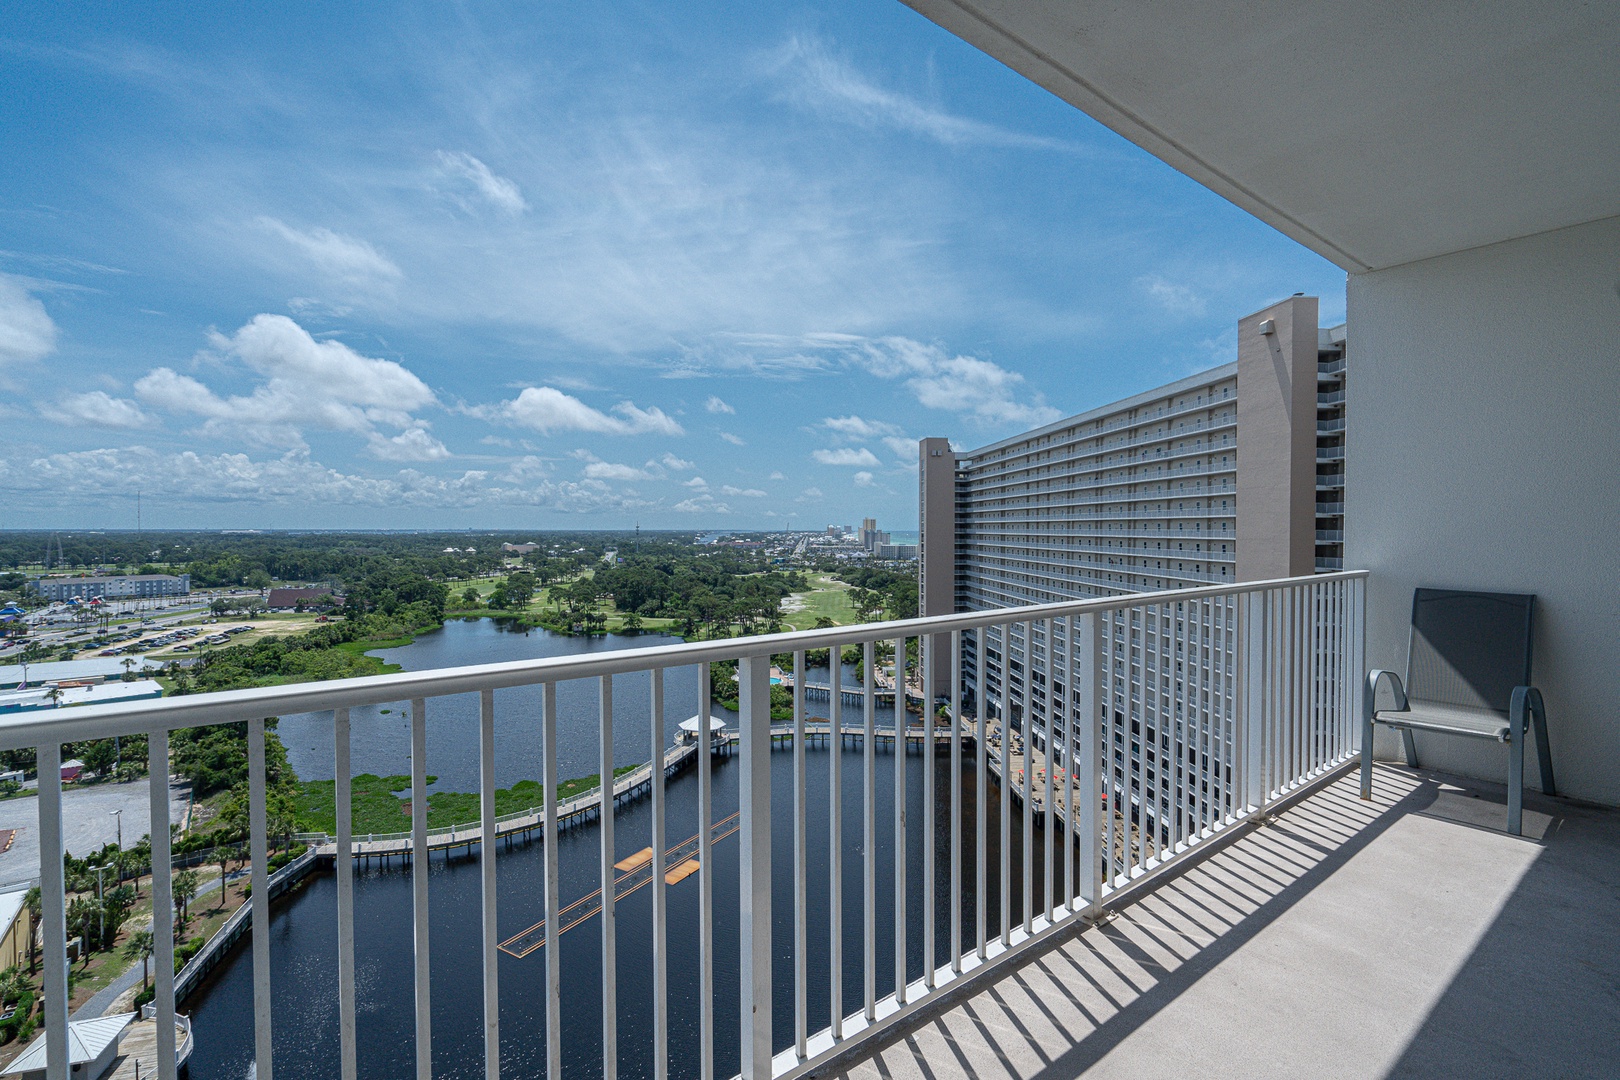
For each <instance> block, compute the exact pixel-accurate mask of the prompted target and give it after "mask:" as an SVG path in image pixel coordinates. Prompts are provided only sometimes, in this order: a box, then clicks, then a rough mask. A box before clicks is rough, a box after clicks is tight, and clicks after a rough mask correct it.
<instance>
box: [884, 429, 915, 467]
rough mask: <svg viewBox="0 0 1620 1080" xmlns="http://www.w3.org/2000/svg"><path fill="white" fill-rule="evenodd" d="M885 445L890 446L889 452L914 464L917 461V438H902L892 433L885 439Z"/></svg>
mask: <svg viewBox="0 0 1620 1080" xmlns="http://www.w3.org/2000/svg"><path fill="white" fill-rule="evenodd" d="M883 445H884V446H887V447H888V448H889V453H891V454H893V455H894V456H895V457H897V458H899V459H900V460H901V461H907V462H910V463H911V464H913V465H915V464H916V463H917V440H916V439H901V438H897V437H895V436H893V435H890V436H888V437H887V438H885V439H884V440H883Z"/></svg>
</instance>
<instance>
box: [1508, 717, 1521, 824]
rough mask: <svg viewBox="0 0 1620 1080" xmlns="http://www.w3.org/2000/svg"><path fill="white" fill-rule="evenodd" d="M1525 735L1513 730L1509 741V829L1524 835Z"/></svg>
mask: <svg viewBox="0 0 1620 1080" xmlns="http://www.w3.org/2000/svg"><path fill="white" fill-rule="evenodd" d="M1524 735H1525V733H1524V732H1523V731H1522V730H1520V731H1515V732H1513V735H1512V740H1511V741H1510V742H1509V743H1508V822H1507V831H1508V832H1510V833H1512V834H1513V835H1514V836H1522V835H1524Z"/></svg>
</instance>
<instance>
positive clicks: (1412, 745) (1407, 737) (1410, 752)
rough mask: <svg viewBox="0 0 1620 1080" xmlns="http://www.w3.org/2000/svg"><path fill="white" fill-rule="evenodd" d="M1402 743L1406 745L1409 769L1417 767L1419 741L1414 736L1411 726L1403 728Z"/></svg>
mask: <svg viewBox="0 0 1620 1080" xmlns="http://www.w3.org/2000/svg"><path fill="white" fill-rule="evenodd" d="M1401 744H1402V745H1403V746H1405V747H1406V767H1407V768H1409V769H1415V768H1417V767H1418V758H1417V741H1416V740H1415V739H1413V738H1412V729H1411V728H1404V727H1403V728H1401Z"/></svg>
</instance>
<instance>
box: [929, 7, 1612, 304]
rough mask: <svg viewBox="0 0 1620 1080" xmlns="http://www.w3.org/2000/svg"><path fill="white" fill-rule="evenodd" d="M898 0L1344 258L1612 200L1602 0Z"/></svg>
mask: <svg viewBox="0 0 1620 1080" xmlns="http://www.w3.org/2000/svg"><path fill="white" fill-rule="evenodd" d="M905 2H906V3H907V4H908V5H910V6H911V7H913V8H915V9H916V10H917V11H919V12H921V13H922V14H923V15H925V16H927V17H928V18H929V19H932V20H933V21H934V22H936V23H938V24H939V25H941V26H943V27H944V28H945V29H947V30H949V31H951V32H952V33H954V34H956V35H957V36H959V37H961V38H963V39H964V40H966V41H968V42H969V43H971V44H973V45H975V46H977V47H978V48H980V49H982V50H984V51H985V52H986V53H989V54H990V55H991V56H993V57H995V58H996V59H998V60H1000V61H1001V62H1002V63H1004V64H1007V65H1008V66H1009V67H1011V68H1013V69H1014V70H1016V71H1018V72H1020V73H1022V74H1023V75H1025V76H1027V77H1028V78H1030V79H1032V80H1034V81H1035V82H1036V83H1038V84H1040V85H1041V86H1043V87H1045V88H1046V89H1048V90H1050V91H1051V92H1052V93H1054V94H1056V95H1058V96H1059V97H1061V98H1063V99H1064V100H1065V101H1068V102H1069V103H1070V104H1072V105H1074V106H1075V107H1077V108H1079V109H1081V110H1083V111H1084V112H1086V113H1088V114H1090V115H1091V116H1092V117H1094V118H1096V119H1097V120H1099V121H1101V122H1102V123H1104V124H1106V125H1108V126H1109V127H1110V128H1113V129H1114V130H1115V131H1117V132H1118V133H1119V134H1121V135H1123V136H1124V137H1126V138H1128V139H1130V140H1131V141H1132V142H1134V143H1136V144H1137V145H1138V146H1141V147H1142V148H1143V149H1145V150H1147V151H1148V152H1150V153H1152V154H1154V155H1156V156H1157V157H1159V158H1161V159H1163V160H1164V161H1166V162H1167V163H1169V164H1170V165H1172V166H1174V167H1175V168H1177V169H1179V170H1181V171H1182V172H1184V173H1186V174H1187V175H1188V176H1190V177H1192V178H1193V179H1195V180H1197V181H1198V182H1200V183H1202V184H1204V185H1205V186H1207V187H1209V188H1210V189H1212V190H1213V191H1215V192H1217V193H1218V194H1220V195H1222V196H1224V197H1225V198H1227V199H1229V200H1231V201H1232V202H1234V203H1236V204H1237V205H1238V206H1241V207H1243V208H1244V209H1245V210H1248V211H1249V212H1250V213H1252V214H1254V215H1256V216H1257V217H1259V218H1260V219H1261V220H1263V221H1265V222H1267V223H1269V224H1271V225H1272V226H1274V227H1276V228H1277V229H1279V230H1281V231H1282V232H1284V233H1286V234H1287V235H1289V236H1291V237H1293V238H1294V239H1295V240H1297V241H1299V242H1300V243H1302V244H1304V245H1305V246H1307V247H1309V248H1311V249H1312V250H1314V251H1316V252H1318V253H1319V254H1321V255H1323V256H1324V257H1326V258H1328V259H1330V260H1332V261H1333V262H1335V263H1337V264H1338V265H1339V266H1342V267H1344V268H1345V269H1346V270H1349V271H1352V272H1359V271H1364V270H1371V269H1379V268H1382V267H1388V266H1396V265H1399V264H1401V263H1407V262H1412V261H1415V260H1418V259H1426V258H1431V257H1433V256H1437V255H1444V254H1448V253H1450V252H1453V251H1460V250H1464V249H1467V248H1473V247H1479V246H1482V245H1485V244H1492V243H1497V242H1499V241H1503V240H1510V239H1513V238H1515V237H1519V236H1527V235H1532V234H1535V233H1539V232H1544V231H1546V230H1548V229H1556V228H1562V227H1564V226H1569V225H1577V224H1580V223H1582V222H1586V221H1593V220H1597V219H1599V218H1605V217H1610V216H1613V215H1616V214H1620V4H1616V3H1613V2H1601V0H1600V2H1589V3H1580V2H1546V0H1543V2H1526V3H1514V4H1478V3H1463V2H1458V0H1450V2H1437V3H1418V4H1413V3H1402V2H1385V3H1370V2H1354V0H1349V2H1346V0H1338V2H1328V0H1305V2H1301V3H1279V2H1265V0H1260V2H1249V3H1231V2H1215V3H1187V2H1185V0H1177V2H1171V0H1142V2H1137V3H1130V4H1122V3H1101V2H1096V0H1084V2H1072V3H1055V2H1034V0H905Z"/></svg>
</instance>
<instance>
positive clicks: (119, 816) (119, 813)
mask: <svg viewBox="0 0 1620 1080" xmlns="http://www.w3.org/2000/svg"><path fill="white" fill-rule="evenodd" d="M108 813H110V814H112V816H113V817H114V819H116V820H117V822H118V850H119V851H123V850H124V811H123V810H121V809H119V810H110V811H108Z"/></svg>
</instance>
